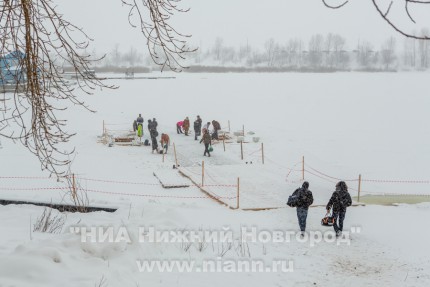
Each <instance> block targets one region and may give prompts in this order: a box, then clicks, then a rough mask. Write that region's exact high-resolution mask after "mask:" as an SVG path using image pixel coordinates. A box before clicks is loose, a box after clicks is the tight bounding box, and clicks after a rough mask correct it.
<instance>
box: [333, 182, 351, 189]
mask: <svg viewBox="0 0 430 287" xmlns="http://www.w3.org/2000/svg"><path fill="white" fill-rule="evenodd" d="M336 187H339V189H340V190H343V191H348V186H347V185H346V183H345V182H344V181H339V182H338V183H337V184H336Z"/></svg>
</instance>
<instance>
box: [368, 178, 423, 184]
mask: <svg viewBox="0 0 430 287" xmlns="http://www.w3.org/2000/svg"><path fill="white" fill-rule="evenodd" d="M361 181H363V182H364V181H366V182H378V183H414V184H415V183H417V184H430V180H384V179H362V180H361Z"/></svg>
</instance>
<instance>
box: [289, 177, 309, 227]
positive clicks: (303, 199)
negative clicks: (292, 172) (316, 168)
mask: <svg viewBox="0 0 430 287" xmlns="http://www.w3.org/2000/svg"><path fill="white" fill-rule="evenodd" d="M294 195H297V196H298V202H297V206H296V211H297V219H298V220H299V226H300V231H301V236H304V234H305V231H306V219H307V217H308V210H309V206H311V204H312V203H313V202H314V197H313V195H312V192H311V191H310V190H309V182H307V181H305V182H303V184H302V187H301V188H298V189H296V190H295V191H294V192H293V196H294Z"/></svg>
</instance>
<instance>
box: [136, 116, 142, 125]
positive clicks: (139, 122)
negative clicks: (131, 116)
mask: <svg viewBox="0 0 430 287" xmlns="http://www.w3.org/2000/svg"><path fill="white" fill-rule="evenodd" d="M136 122H137V124H141V125H143V118H142V115H141V114H139V116H138V117H137V119H136Z"/></svg>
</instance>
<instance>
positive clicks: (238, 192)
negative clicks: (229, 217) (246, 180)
mask: <svg viewBox="0 0 430 287" xmlns="http://www.w3.org/2000/svg"><path fill="white" fill-rule="evenodd" d="M236 199H237V203H236V206H237V207H236V209H239V199H240V181H239V178H237V196H236Z"/></svg>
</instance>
